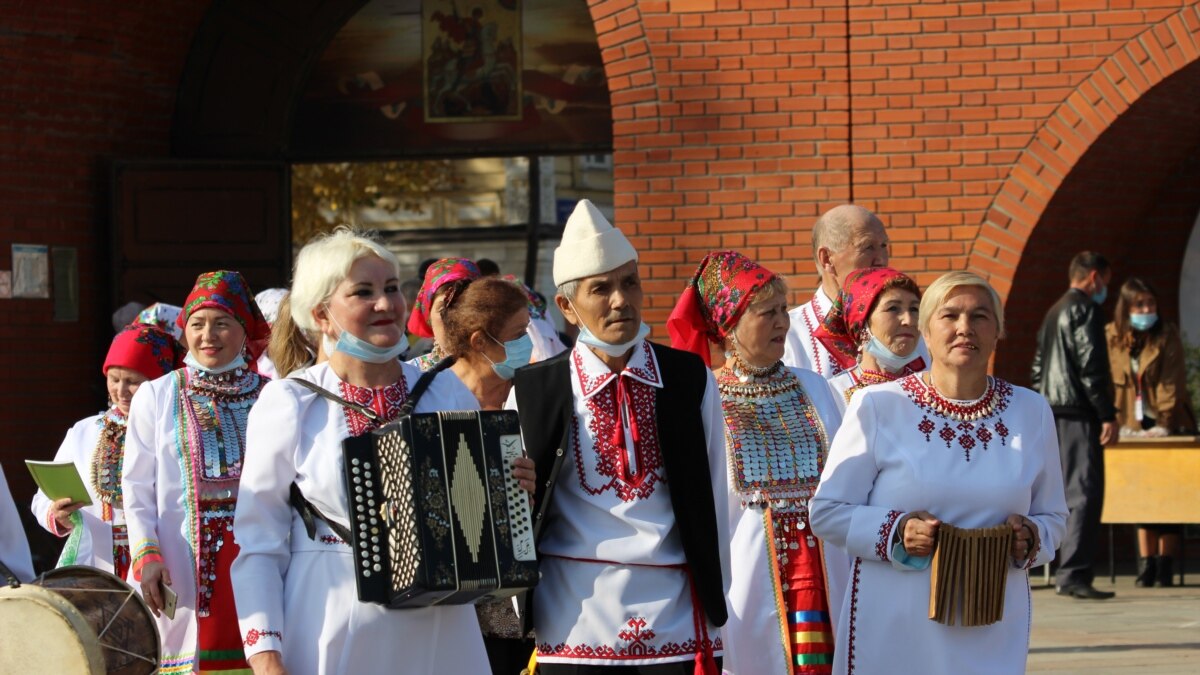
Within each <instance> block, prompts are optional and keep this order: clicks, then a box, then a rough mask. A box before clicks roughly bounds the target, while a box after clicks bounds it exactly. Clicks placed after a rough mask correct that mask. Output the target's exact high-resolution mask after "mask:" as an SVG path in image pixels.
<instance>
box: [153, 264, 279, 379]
mask: <svg viewBox="0 0 1200 675" xmlns="http://www.w3.org/2000/svg"><path fill="white" fill-rule="evenodd" d="M201 309H219V310H221V311H222V312H225V313H227V314H229V315H231V316H232V317H233V318H234V319H236V320H237V322H238V323H239V324H241V325H242V328H243V329H245V331H246V345H247V347H248V348H249V350H250V354H251V356H253V357H254V358H255V359H257V358H258V357H259V355H260V354H262V352H263V350H264V349H265V348H266V342H267V339H268V338H270V337H271V326H270V324H268V323H267V320H266V319H265V318H264V317H263V315H262V311H261V310H259V308H258V303H256V302H255V301H254V295H253V294H252V293H251V292H250V286H249V285H247V284H246V280H245V279H244V278H242V275H241V273H240V272H233V271H230V270H217V271H216V272H205V273H204V274H201V275H200V276H198V277H196V285H195V286H193V287H192V292H191V293H189V294H188V297H187V301H186V302H184V303H183V311H182V312H180V314H179V318H178V319H176V323H177V324H179V327H180V328H183V327H185V326H187V320H188V319H190V318H191V316H192V315H193V314H195V313H196V312H197V311H199V310H201Z"/></svg>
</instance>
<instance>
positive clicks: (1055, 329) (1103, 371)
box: [1033, 251, 1117, 600]
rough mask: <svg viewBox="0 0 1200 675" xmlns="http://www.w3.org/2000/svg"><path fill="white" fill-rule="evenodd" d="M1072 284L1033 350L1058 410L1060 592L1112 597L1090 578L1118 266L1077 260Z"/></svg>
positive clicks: (1109, 424) (1112, 433) (1113, 435)
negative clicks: (1063, 521)
mask: <svg viewBox="0 0 1200 675" xmlns="http://www.w3.org/2000/svg"><path fill="white" fill-rule="evenodd" d="M1070 279H1071V288H1070V290H1068V291H1067V293H1066V295H1064V296H1062V298H1060V299H1059V301H1058V302H1056V303H1055V304H1054V306H1053V307H1051V308H1050V311H1049V312H1047V313H1046V318H1045V320H1043V321H1042V328H1041V330H1040V331H1039V332H1038V349H1037V354H1036V355H1035V356H1034V358H1033V388H1034V389H1036V390H1037V391H1039V392H1041V394H1042V396H1045V397H1046V401H1047V402H1048V403H1049V404H1050V408H1051V409H1052V410H1053V411H1054V424H1055V427H1056V428H1057V431H1058V447H1059V454H1060V455H1061V457H1062V467H1063V480H1064V482H1065V483H1066V485H1065V488H1066V492H1067V507H1068V508H1069V509H1070V516H1069V517H1068V518H1067V532H1066V534H1065V535H1064V536H1063V539H1062V543H1061V545H1060V548H1059V556H1058V563H1059V564H1058V574H1057V575H1056V576H1055V580H1054V581H1055V586H1056V587H1057V589H1058V593H1059V595H1069V596H1072V597H1075V598H1083V599H1089V600H1106V599H1108V598H1111V597H1113V595H1115V594H1114V593H1111V592H1108V591H1100V590H1097V589H1096V588H1095V587H1093V586H1092V581H1093V579H1094V577H1095V574H1094V573H1093V571H1092V555H1093V553H1094V552H1095V549H1096V539H1097V537H1098V535H1099V533H1100V509H1101V507H1102V506H1103V503H1104V446H1105V445H1109V444H1112V443H1115V442H1116V441H1117V424H1116V407H1115V406H1114V404H1113V386H1112V373H1111V372H1110V371H1109V366H1108V348H1107V345H1106V343H1105V340H1104V317H1103V316H1102V315H1101V312H1100V305H1102V304H1103V303H1104V299H1105V298H1106V297H1107V296H1108V283H1109V281H1110V280H1111V279H1112V270H1111V269H1110V268H1109V265H1108V261H1107V260H1105V258H1104V256H1102V255H1100V254H1099V253H1093V252H1091V251H1084V252H1083V253H1080V254H1078V255H1076V256H1075V258H1074V259H1072V260H1071V267H1070Z"/></svg>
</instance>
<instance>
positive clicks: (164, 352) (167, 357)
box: [100, 323, 183, 380]
mask: <svg viewBox="0 0 1200 675" xmlns="http://www.w3.org/2000/svg"><path fill="white" fill-rule="evenodd" d="M182 358H183V347H182V346H180V344H179V343H178V342H176V341H175V338H174V336H172V335H171V334H170V333H168V332H167V331H165V330H163V329H162V328H159V327H158V326H153V325H149V324H144V323H131V324H129V325H128V326H125V327H124V328H122V329H121V332H120V333H117V335H116V337H114V338H113V341H112V345H111V346H109V348H108V356H107V357H106V358H105V359H104V367H103V368H102V369H101V370H100V372H102V373H104V374H105V375H107V374H108V369H109V368H112V367H113V366H116V367H118V368H129V369H131V370H136V371H137V372H139V373H141V374H142V375H145V376H146V379H148V380H153V379H156V378H159V377H162V376H163V375H166V374H167V373H169V372H171V371H172V370H175V368H177V367H178V366H179V363H180V361H181V359H182Z"/></svg>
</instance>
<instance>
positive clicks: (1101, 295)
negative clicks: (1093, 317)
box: [1092, 286, 1108, 305]
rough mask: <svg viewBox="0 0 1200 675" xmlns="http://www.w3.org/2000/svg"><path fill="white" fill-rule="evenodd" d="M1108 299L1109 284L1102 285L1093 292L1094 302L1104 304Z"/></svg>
mask: <svg viewBox="0 0 1200 675" xmlns="http://www.w3.org/2000/svg"><path fill="white" fill-rule="evenodd" d="M1107 299H1108V286H1101V287H1100V290H1098V291H1096V292H1095V293H1092V302H1094V303H1096V304H1097V305H1103V304H1104V301H1105V300H1107Z"/></svg>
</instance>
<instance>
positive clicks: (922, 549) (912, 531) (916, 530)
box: [899, 511, 942, 558]
mask: <svg viewBox="0 0 1200 675" xmlns="http://www.w3.org/2000/svg"><path fill="white" fill-rule="evenodd" d="M941 524H942V521H940V520H938V519H937V518H935V517H934V515H933V514H932V513H930V512H928V511H913V512H911V513H909V514H908V515H906V516H904V519H903V520H901V521H900V525H899V527H900V528H901V529H900V532H901V539H900V541H901V543H903V544H904V551H905V552H906V553H908V554H909V555H911V556H916V557H918V558H923V557H925V556H927V555H931V554H933V547H934V546H935V545H936V544H937V533H938V525H941Z"/></svg>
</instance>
